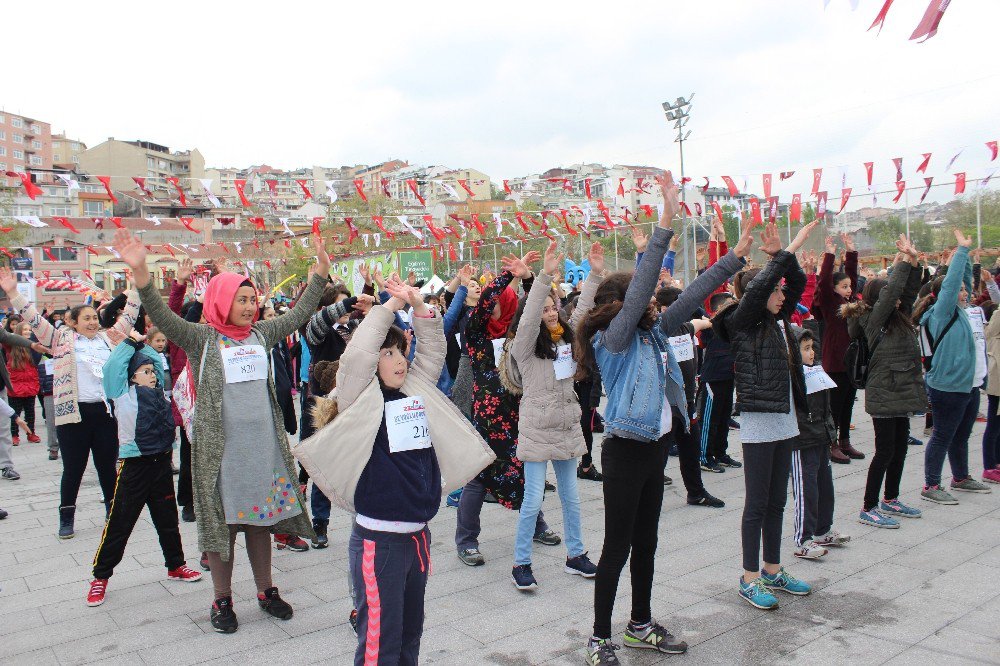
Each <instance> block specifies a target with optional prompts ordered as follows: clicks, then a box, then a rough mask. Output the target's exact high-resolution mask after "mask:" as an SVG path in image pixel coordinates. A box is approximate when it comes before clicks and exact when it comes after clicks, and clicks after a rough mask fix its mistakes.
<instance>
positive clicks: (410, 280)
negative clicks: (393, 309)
mask: <svg viewBox="0 0 1000 666" xmlns="http://www.w3.org/2000/svg"><path fill="white" fill-rule="evenodd" d="M406 283H407V284H408V285H410V286H411V287H412V286H414V285H415V284H417V274H416V273H414V272H413V271H410V272H409V274H407V276H406Z"/></svg>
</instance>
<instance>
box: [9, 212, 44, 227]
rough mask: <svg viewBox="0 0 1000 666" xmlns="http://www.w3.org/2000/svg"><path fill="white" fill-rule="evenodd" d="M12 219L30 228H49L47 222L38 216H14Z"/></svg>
mask: <svg viewBox="0 0 1000 666" xmlns="http://www.w3.org/2000/svg"><path fill="white" fill-rule="evenodd" d="M12 217H13V218H14V219H15V220H17V221H18V222H20V223H21V224H27V225H28V226H29V227H47V226H49V225H48V224H46V223H45V222H42V221H41V220H40V219H39V218H38V216H37V215H13V216H12Z"/></svg>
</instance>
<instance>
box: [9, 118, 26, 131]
mask: <svg viewBox="0 0 1000 666" xmlns="http://www.w3.org/2000/svg"><path fill="white" fill-rule="evenodd" d="M10 124H11V125H12V126H14V127H17V128H18V129H20V128H21V127H24V121H23V120H21V119H20V118H11V119H10Z"/></svg>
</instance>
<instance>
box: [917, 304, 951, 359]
mask: <svg viewBox="0 0 1000 666" xmlns="http://www.w3.org/2000/svg"><path fill="white" fill-rule="evenodd" d="M956 319H958V309H957V308H956V309H955V314H953V315H952V316H951V319H950V320H948V323H947V324H945V327H944V329H942V330H941V335H940V336H938V339H937V340H935V339H934V336H933V335H931V332H930V329H928V328H927V327H926V326H921V327H920V355H921V356H922V357H923V363H924V370H926V371H930V369H931V363H933V361H934V350H936V349H937V346H938V345H939V344H941V341H942V340H944V336H945V335H947V334H948V330H949V329H950V328H951V325H952V324H954V323H955V320H956Z"/></svg>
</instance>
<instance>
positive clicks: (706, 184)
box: [701, 176, 709, 194]
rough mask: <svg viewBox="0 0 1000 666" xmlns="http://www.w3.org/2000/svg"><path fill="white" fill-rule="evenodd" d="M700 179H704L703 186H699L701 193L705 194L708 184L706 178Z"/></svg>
mask: <svg viewBox="0 0 1000 666" xmlns="http://www.w3.org/2000/svg"><path fill="white" fill-rule="evenodd" d="M702 178H704V179H705V184H704V185H702V186H701V193H702V194H705V192H708V182H709V181H708V176H702Z"/></svg>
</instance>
